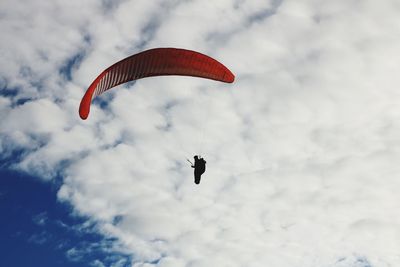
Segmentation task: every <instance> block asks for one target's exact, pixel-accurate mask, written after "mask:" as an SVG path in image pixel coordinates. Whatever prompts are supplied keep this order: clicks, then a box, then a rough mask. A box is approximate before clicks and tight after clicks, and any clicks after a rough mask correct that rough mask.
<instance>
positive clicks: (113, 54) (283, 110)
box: [0, 0, 400, 267]
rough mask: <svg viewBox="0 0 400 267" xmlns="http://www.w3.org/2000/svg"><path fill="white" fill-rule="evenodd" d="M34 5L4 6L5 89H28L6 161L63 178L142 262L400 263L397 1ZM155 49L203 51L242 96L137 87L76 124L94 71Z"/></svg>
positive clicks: (173, 80)
mask: <svg viewBox="0 0 400 267" xmlns="http://www.w3.org/2000/svg"><path fill="white" fill-rule="evenodd" d="M25 2H26V1H24V5H25V6H24V5H23V4H13V3H11V2H9V1H6V2H2V4H1V5H2V8H0V9H1V10H3V11H2V14H1V16H0V19H1V20H2V23H1V24H0V25H1V26H0V29H2V32H4V40H6V41H5V42H3V43H2V44H1V45H0V49H1V51H7V52H2V53H1V54H0V66H2V67H0V74H1V80H5V81H6V84H7V88H8V89H12V88H13V87H15V86H17V87H18V86H19V87H20V89H19V90H18V92H17V95H16V96H12V95H7V94H4V95H3V96H2V97H1V98H0V110H1V115H0V116H1V117H0V118H1V121H0V133H1V143H0V144H1V146H2V150H9V149H10V146H11V147H14V148H15V147H18V148H25V149H27V151H28V152H27V153H26V155H25V156H24V157H23V158H22V160H21V161H20V162H17V163H15V164H17V166H18V167H19V168H21V169H23V170H25V171H29V172H35V173H37V174H38V175H40V176H41V177H43V178H47V179H51V178H52V176H53V175H54V174H55V173H57V174H60V173H61V175H62V176H63V177H64V184H63V185H62V187H61V189H60V191H59V194H58V195H59V198H60V199H62V200H64V201H68V202H70V203H72V205H73V206H74V208H75V210H76V211H77V212H78V213H80V214H84V215H87V216H90V217H91V219H93V220H97V221H98V222H99V231H100V232H102V233H103V234H104V235H106V236H113V237H117V238H118V242H119V243H118V244H119V245H121V247H119V246H118V249H123V250H124V251H126V252H127V253H129V254H131V255H132V256H133V262H132V265H133V266H155V265H157V266H265V265H266V264H268V265H271V266H280V267H284V266H358V265H360V266H395V265H398V264H399V262H400V254H399V253H398V251H399V249H400V243H399V242H398V240H399V236H400V232H399V230H398V229H399V225H400V217H399V215H398V210H399V204H398V203H400V202H399V197H398V194H397V192H398V188H399V187H400V183H399V182H398V181H399V178H400V177H399V176H400V175H399V174H400V169H399V167H398V161H399V159H400V153H399V152H400V151H399V149H398V144H399V143H400V139H399V137H398V136H399V131H400V127H399V124H398V121H399V117H400V109H399V108H398V103H397V102H398V99H399V96H400V95H399V93H398V92H399V90H398V88H397V85H398V84H399V82H400V78H399V76H398V73H399V71H400V68H399V64H398V63H397V61H398V60H397V58H398V55H399V52H398V47H399V45H400V38H399V36H398V34H397V32H398V26H399V25H400V19H399V17H398V15H397V14H398V11H399V8H400V6H399V5H398V3H397V2H396V1H385V2H382V3H378V2H376V1H372V0H371V1H334V2H330V3H325V2H324V3H323V4H322V2H320V1H312V0H310V1H301V2H299V1H294V0H284V1H262V2H257V3H256V2H254V1H217V2H215V3H214V2H213V3H211V2H210V3H208V2H204V1H153V2H149V1H119V2H117V3H116V4H115V3H114V4H112V3H111V2H105V1H103V5H101V4H100V2H97V1H90V2H85V6H83V5H82V4H78V2H76V3H75V2H71V3H64V2H63V1H61V2H54V1H53V2H51V3H50V2H46V1H35V2H29V3H28V2H26V3H25ZM26 5H28V6H26ZM28 7H29V8H28ZM26 10H30V12H27V11H26ZM35 11H36V12H35ZM38 14H40V15H41V16H39V15H38ZM28 39H29V40H30V42H29V43H28V42H26V40H28ZM156 46H177V47H185V48H188V49H194V50H199V51H201V52H204V53H207V54H210V55H211V56H214V57H216V58H217V59H218V60H220V61H221V62H223V63H224V64H226V65H227V66H228V67H230V68H231V69H232V70H233V72H234V73H235V74H236V78H237V79H236V82H235V83H234V84H232V85H227V84H219V83H216V82H212V81H207V80H200V79H190V78H177V77H167V78H165V77H164V78H155V79H144V80H141V81H139V82H137V83H135V84H133V85H130V86H127V87H124V86H121V87H120V88H118V89H116V90H113V92H111V91H110V92H109V93H107V94H105V95H104V98H103V99H107V101H108V105H107V107H105V108H101V107H99V106H98V105H94V107H93V108H92V112H91V116H90V118H89V119H88V120H87V121H80V120H79V118H78V114H77V108H78V104H79V100H80V97H81V96H82V94H83V90H84V89H85V87H86V86H87V85H88V84H89V83H90V82H91V80H92V79H93V78H94V77H95V76H96V75H97V74H98V73H99V72H100V71H101V70H103V69H104V68H106V67H107V66H108V65H110V64H112V63H113V62H114V61H115V60H118V59H121V58H123V57H125V56H127V55H130V54H132V53H135V52H138V51H140V50H142V49H146V48H150V47H156ZM77 54H82V55H83V58H82V62H81V64H76V65H74V68H73V71H72V73H71V75H72V77H71V78H72V79H71V80H70V81H69V80H68V79H66V78H65V74H63V73H60V72H59V70H60V68H62V67H63V66H65V64H66V62H69V60H71V58H74V56H76V55H77ZM102 97H103V96H102ZM24 98H30V99H32V100H30V101H27V102H26V103H24V104H22V105H18V100H21V99H24ZM194 153H201V154H202V155H204V156H205V157H206V160H207V172H206V173H205V175H204V177H203V179H202V182H201V184H200V186H195V185H194V184H193V178H192V170H191V168H189V166H188V165H186V162H185V157H191V156H192V154H194ZM60 166H61V167H60ZM115 218H118V219H115ZM69 254H71V255H70V256H72V257H74V256H76V255H80V254H79V253H78V252H77V251H74V250H72V251H70V252H69ZM94 264H97V265H99V266H101V264H102V263H101V262H97V263H94ZM357 264H358V265H357ZM363 264H364V265H363ZM115 265H116V266H118V262H116V263H115Z"/></svg>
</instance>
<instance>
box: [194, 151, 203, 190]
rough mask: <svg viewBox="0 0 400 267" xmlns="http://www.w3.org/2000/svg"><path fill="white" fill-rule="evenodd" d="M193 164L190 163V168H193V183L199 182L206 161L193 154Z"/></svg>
mask: <svg viewBox="0 0 400 267" xmlns="http://www.w3.org/2000/svg"><path fill="white" fill-rule="evenodd" d="M193 158H194V164H192V168H194V183H195V184H199V183H200V179H201V175H202V174H203V173H204V172H205V171H206V161H205V160H204V159H203V158H199V156H194V157H193Z"/></svg>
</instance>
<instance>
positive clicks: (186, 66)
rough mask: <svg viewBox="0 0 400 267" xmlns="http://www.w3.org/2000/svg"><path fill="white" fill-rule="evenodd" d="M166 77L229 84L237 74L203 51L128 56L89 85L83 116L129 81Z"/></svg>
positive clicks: (81, 110) (152, 51)
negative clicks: (95, 101) (98, 99)
mask: <svg viewBox="0 0 400 267" xmlns="http://www.w3.org/2000/svg"><path fill="white" fill-rule="evenodd" d="M163 75H181V76H194V77H201V78H206V79H211V80H216V81H221V82H226V83H232V82H233V81H234V80H235V76H234V75H233V73H232V72H231V71H230V70H229V69H228V68H227V67H225V66H224V65H222V64H221V63H220V62H218V61H217V60H215V59H213V58H211V57H209V56H206V55H204V54H201V53H199V52H195V51H191V50H186V49H178V48H155V49H150V50H146V51H143V52H141V53H138V54H135V55H132V56H130V57H127V58H125V59H123V60H121V61H119V62H117V63H115V64H114V65H112V66H110V67H108V68H107V69H106V70H104V71H103V72H102V73H101V74H100V75H99V76H98V77H97V78H96V79H95V80H94V81H93V83H92V84H91V85H90V86H89V88H88V89H87V91H86V93H85V95H84V96H83V98H82V101H81V104H80V107H79V116H80V117H81V118H82V119H83V120H85V119H87V117H88V116H89V111H90V104H91V102H92V98H94V97H96V96H98V95H101V94H102V93H103V92H105V91H107V90H109V89H111V88H113V87H115V86H117V85H120V84H123V83H126V82H129V81H133V80H137V79H141V78H145V77H151V76H163Z"/></svg>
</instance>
